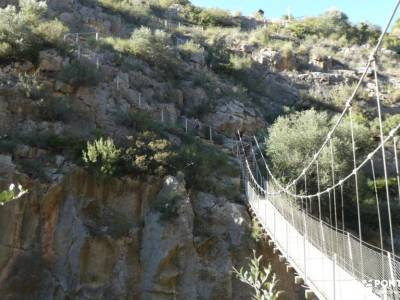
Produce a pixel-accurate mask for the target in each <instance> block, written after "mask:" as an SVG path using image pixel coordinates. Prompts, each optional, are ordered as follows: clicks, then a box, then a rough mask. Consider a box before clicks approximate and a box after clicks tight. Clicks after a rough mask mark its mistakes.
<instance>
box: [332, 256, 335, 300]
mask: <svg viewBox="0 0 400 300" xmlns="http://www.w3.org/2000/svg"><path fill="white" fill-rule="evenodd" d="M332 269H333V270H332V284H333V298H332V299H333V300H336V253H334V254H333V259H332Z"/></svg>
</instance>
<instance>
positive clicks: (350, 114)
mask: <svg viewBox="0 0 400 300" xmlns="http://www.w3.org/2000/svg"><path fill="white" fill-rule="evenodd" d="M352 110H353V109H352V108H351V107H350V108H349V117H350V131H351V146H352V152H353V162H354V170H357V159H356V143H355V138H354V125H353V113H352ZM353 173H354V182H355V188H356V201H357V222H358V235H359V238H360V257H361V278H363V277H364V274H363V273H364V266H363V264H364V263H363V251H362V229H361V211H360V195H359V190H358V172H353Z"/></svg>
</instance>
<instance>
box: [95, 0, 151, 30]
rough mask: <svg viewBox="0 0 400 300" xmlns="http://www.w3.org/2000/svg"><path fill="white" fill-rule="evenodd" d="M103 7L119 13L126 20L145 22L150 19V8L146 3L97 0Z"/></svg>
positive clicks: (124, 0) (122, 0)
mask: <svg viewBox="0 0 400 300" xmlns="http://www.w3.org/2000/svg"><path fill="white" fill-rule="evenodd" d="M96 2H97V3H98V4H99V5H100V6H102V7H103V8H105V9H107V10H109V11H111V12H113V13H118V14H120V15H121V16H122V17H123V18H124V19H125V20H126V21H128V22H133V23H137V24H146V23H148V22H149V21H150V19H151V12H152V11H151V9H150V6H149V5H148V3H146V2H144V1H143V2H142V3H141V2H139V1H136V2H135V3H134V4H133V3H131V2H130V1H127V0H98V1H96Z"/></svg>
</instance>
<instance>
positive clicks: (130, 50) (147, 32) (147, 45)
mask: <svg viewBox="0 0 400 300" xmlns="http://www.w3.org/2000/svg"><path fill="white" fill-rule="evenodd" d="M103 42H104V43H105V44H106V45H107V44H108V45H111V46H112V47H113V48H114V49H115V50H117V51H119V52H122V53H126V54H131V55H134V56H137V57H139V58H141V59H143V60H144V61H146V62H147V63H149V64H150V65H155V66H158V67H160V68H162V69H164V70H167V71H171V72H172V71H173V70H174V68H175V67H176V64H177V57H176V52H175V51H174V49H173V45H172V41H171V36H170V35H169V34H168V33H166V32H165V31H162V30H158V29H157V30H155V31H154V32H153V31H152V30H151V29H150V28H147V27H141V28H140V29H136V30H134V31H133V33H132V36H131V38H130V39H118V38H106V39H104V40H103Z"/></svg>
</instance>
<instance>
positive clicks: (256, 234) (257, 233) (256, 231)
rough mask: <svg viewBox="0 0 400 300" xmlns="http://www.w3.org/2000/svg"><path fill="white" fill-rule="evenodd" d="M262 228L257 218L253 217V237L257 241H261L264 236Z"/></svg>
mask: <svg viewBox="0 0 400 300" xmlns="http://www.w3.org/2000/svg"><path fill="white" fill-rule="evenodd" d="M262 234H263V232H262V230H261V227H260V223H258V222H257V221H256V219H253V220H252V221H251V237H252V238H253V239H254V240H255V241H256V242H259V241H260V240H261V237H262Z"/></svg>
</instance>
